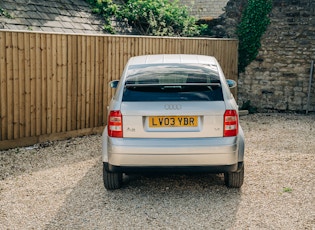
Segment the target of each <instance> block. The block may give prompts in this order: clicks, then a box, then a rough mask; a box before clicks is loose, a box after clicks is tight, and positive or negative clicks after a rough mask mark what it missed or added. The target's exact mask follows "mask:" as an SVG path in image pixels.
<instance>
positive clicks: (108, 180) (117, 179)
mask: <svg viewBox="0 0 315 230" xmlns="http://www.w3.org/2000/svg"><path fill="white" fill-rule="evenodd" d="M103 181H104V187H105V188H106V189H107V190H115V189H119V188H121V186H122V173H115V172H108V171H107V170H106V169H105V167H103Z"/></svg>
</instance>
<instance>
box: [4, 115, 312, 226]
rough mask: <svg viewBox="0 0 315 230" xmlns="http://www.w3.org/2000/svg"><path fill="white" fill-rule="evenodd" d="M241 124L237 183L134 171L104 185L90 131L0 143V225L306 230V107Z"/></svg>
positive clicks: (308, 125) (308, 160) (309, 192)
mask: <svg viewBox="0 0 315 230" xmlns="http://www.w3.org/2000/svg"><path fill="white" fill-rule="evenodd" d="M241 124H242V126H243V129H244V131H245V136H246V157H245V160H246V161H245V162H246V164H245V167H246V168H245V182H244V185H243V187H242V188H241V189H228V188H226V187H225V186H224V181H223V175H211V174H203V175H198V174H195V175H164V176H158V175H133V176H130V177H125V178H124V179H125V180H126V181H125V186H124V187H123V188H122V189H121V190H117V191H112V192H108V191H106V190H105V189H104V187H103V184H102V163H101V155H100V154H101V138H100V136H98V135H96V136H87V137H82V138H75V139H70V140H66V141H58V142H53V143H45V144H42V145H40V146H32V147H28V148H17V149H11V150H9V151H0V199H1V200H0V229H315V195H314V194H315V115H314V114H312V115H308V116H305V115H293V114H255V115H247V116H242V117H241Z"/></svg>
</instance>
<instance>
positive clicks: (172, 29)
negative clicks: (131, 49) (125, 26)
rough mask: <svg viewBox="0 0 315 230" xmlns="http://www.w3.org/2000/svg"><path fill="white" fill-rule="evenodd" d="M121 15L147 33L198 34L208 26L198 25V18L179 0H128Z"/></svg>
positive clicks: (130, 23) (163, 34) (165, 34)
mask: <svg viewBox="0 0 315 230" xmlns="http://www.w3.org/2000/svg"><path fill="white" fill-rule="evenodd" d="M119 16H120V17H121V18H122V19H127V20H128V23H129V25H131V26H132V27H135V28H136V29H138V30H139V31H140V33H142V34H145V35H154V36H196V35H199V34H200V33H201V31H202V30H205V27H206V25H200V26H199V25H196V19H195V18H194V17H190V16H189V15H188V11H187V8H186V7H180V6H179V4H178V1H177V0H175V1H168V0H128V1H127V3H126V4H125V5H124V6H123V7H122V9H121V10H120V11H119Z"/></svg>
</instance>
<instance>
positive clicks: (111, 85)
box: [109, 80, 119, 89]
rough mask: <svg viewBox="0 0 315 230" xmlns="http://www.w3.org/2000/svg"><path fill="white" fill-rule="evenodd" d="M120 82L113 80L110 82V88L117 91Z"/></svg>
mask: <svg viewBox="0 0 315 230" xmlns="http://www.w3.org/2000/svg"><path fill="white" fill-rule="evenodd" d="M118 83H119V80H113V81H110V82H109V86H110V87H111V88H113V89H116V88H117V86H118Z"/></svg>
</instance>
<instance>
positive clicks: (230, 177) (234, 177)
mask: <svg viewBox="0 0 315 230" xmlns="http://www.w3.org/2000/svg"><path fill="white" fill-rule="evenodd" d="M224 182H225V185H226V186H227V187H229V188H240V187H241V186H242V185H243V182H244V164H242V165H241V168H240V169H238V170H237V171H236V172H228V173H224Z"/></svg>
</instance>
